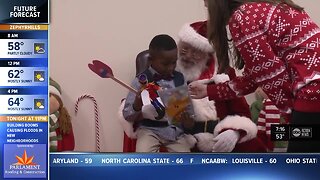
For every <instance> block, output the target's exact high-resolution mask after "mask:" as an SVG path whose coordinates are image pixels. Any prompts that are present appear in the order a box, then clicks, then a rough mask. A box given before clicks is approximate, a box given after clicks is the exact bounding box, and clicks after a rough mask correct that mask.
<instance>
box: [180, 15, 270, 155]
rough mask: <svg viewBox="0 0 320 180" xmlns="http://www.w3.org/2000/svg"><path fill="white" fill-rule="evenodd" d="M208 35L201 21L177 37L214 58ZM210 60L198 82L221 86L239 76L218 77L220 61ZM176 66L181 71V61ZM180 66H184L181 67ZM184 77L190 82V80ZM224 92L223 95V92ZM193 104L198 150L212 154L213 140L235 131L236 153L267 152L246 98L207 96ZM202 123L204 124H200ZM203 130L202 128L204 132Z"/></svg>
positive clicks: (227, 73) (228, 70)
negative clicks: (225, 99)
mask: <svg viewBox="0 0 320 180" xmlns="http://www.w3.org/2000/svg"><path fill="white" fill-rule="evenodd" d="M206 35H207V21H200V22H195V23H192V24H186V25H184V26H183V27H182V28H181V30H180V32H179V34H178V37H179V41H180V42H183V43H185V44H188V45H189V46H192V47H193V48H195V49H197V50H200V51H201V52H206V53H208V54H211V55H212V54H214V53H213V48H212V46H211V44H210V43H209V41H208V39H207V38H206ZM189 51H190V49H189ZM189 53H191V52H189ZM182 55H183V54H182ZM185 58H188V57H185ZM181 59H183V57H181ZM209 59H210V57H209ZM190 60H192V59H190V56H189V61H190ZM198 61H199V60H198ZM208 61H209V62H207V66H206V69H205V70H204V71H202V73H201V74H200V75H199V77H198V80H200V81H202V82H203V83H206V84H207V83H220V82H225V81H227V80H229V79H233V78H234V77H236V74H235V71H234V69H232V68H229V69H227V71H226V72H225V73H226V74H219V75H217V72H218V61H217V60H215V57H213V56H212V57H211V59H210V60H208ZM177 66H178V67H177V68H178V69H179V62H178V65H177ZM180 67H183V66H182V65H181V64H180ZM183 71H184V72H183V74H184V75H186V76H187V75H188V73H189V74H190V72H189V71H188V70H186V69H184V70H183ZM185 78H186V79H187V81H188V78H187V77H185ZM190 78H191V77H190ZM192 78H193V79H191V80H196V78H195V77H192ZM189 80H190V79H189ZM221 91H222V92H223V90H222V89H221ZM192 102H193V107H194V111H195V115H196V116H195V117H196V118H195V121H196V124H195V127H194V128H193V131H191V133H192V134H195V137H197V139H198V143H197V147H198V149H199V150H201V151H204V152H211V151H212V150H213V149H212V146H213V145H214V144H213V142H214V141H212V139H214V138H215V137H217V136H218V135H219V134H221V133H222V132H224V131H226V130H229V129H232V130H237V131H238V132H239V133H240V138H239V140H238V141H237V144H236V146H235V148H234V149H233V152H266V148H265V146H264V145H263V143H262V142H261V141H260V140H259V139H257V138H256V135H257V126H256V125H255V124H254V123H253V122H252V121H251V119H250V117H251V114H250V110H249V106H248V104H247V102H246V100H245V99H244V98H237V99H234V100H228V101H216V102H214V101H209V99H208V97H206V98H203V99H193V100H192ZM203 122H204V125H201V124H203ZM197 124H200V125H197ZM210 126H211V127H210ZM199 127H200V129H199ZM203 127H204V128H203ZM197 128H198V129H197ZM195 129H196V130H195ZM201 129H203V131H202V130H201ZM194 130H195V131H194ZM199 130H200V131H199ZM199 141H200V142H199ZM203 141H204V142H203Z"/></svg>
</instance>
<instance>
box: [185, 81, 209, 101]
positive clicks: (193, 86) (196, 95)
mask: <svg viewBox="0 0 320 180" xmlns="http://www.w3.org/2000/svg"><path fill="white" fill-rule="evenodd" d="M188 90H189V94H190V96H191V98H193V99H202V98H204V97H207V96H208V92H207V85H206V84H203V83H201V82H198V81H194V82H192V83H190V84H189V85H188Z"/></svg>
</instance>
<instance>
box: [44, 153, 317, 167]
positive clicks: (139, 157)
mask: <svg viewBox="0 0 320 180" xmlns="http://www.w3.org/2000/svg"><path fill="white" fill-rule="evenodd" d="M319 158H320V155H319V154H309V155H307V154H298V155H297V154H246V155H244V154H231V153H230V154H162V153H158V154H104V153H99V154H97V153H79V154H59V153H51V154H50V167H104V166H159V165H161V166H166V165H167V166H175V165H213V164H214V165H243V164H247V165H248V164H256V165H274V164H283V165H284V164H287V165H289V164H313V165H315V164H317V165H319Z"/></svg>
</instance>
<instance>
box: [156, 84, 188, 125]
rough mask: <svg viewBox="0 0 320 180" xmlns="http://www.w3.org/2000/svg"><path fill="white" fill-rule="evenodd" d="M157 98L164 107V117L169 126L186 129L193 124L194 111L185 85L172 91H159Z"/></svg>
mask: <svg viewBox="0 0 320 180" xmlns="http://www.w3.org/2000/svg"><path fill="white" fill-rule="evenodd" d="M159 96H160V98H161V100H162V102H163V103H164V105H165V112H166V114H165V116H166V117H167V119H168V120H169V121H170V123H171V124H173V125H175V126H179V127H186V126H190V125H191V124H193V118H194V110H193V107H192V103H191V98H190V96H189V94H188V88H187V85H183V86H179V87H177V88H172V89H161V90H159Z"/></svg>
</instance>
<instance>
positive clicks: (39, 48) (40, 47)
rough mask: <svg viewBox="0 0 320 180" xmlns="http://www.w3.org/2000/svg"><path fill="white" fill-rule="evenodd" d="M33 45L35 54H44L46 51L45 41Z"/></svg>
mask: <svg viewBox="0 0 320 180" xmlns="http://www.w3.org/2000/svg"><path fill="white" fill-rule="evenodd" d="M33 47H34V48H33V53H34V54H44V53H45V52H46V50H45V43H34V44H33Z"/></svg>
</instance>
